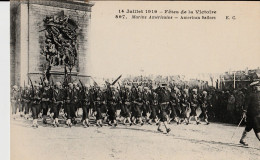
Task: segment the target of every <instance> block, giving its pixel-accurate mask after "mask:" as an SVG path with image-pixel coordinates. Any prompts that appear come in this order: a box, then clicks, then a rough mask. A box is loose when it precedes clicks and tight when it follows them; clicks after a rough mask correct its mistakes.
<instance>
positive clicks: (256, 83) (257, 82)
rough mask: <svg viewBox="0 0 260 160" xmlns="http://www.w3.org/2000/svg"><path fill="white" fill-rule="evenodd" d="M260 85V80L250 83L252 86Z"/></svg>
mask: <svg viewBox="0 0 260 160" xmlns="http://www.w3.org/2000/svg"><path fill="white" fill-rule="evenodd" d="M259 85H260V83H259V81H255V82H252V83H250V86H259Z"/></svg>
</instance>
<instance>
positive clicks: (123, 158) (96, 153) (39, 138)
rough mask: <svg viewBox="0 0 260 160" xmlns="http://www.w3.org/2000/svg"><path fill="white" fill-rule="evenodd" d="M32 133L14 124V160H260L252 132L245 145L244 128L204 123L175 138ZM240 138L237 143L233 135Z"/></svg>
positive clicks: (109, 130)
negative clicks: (242, 135)
mask: <svg viewBox="0 0 260 160" xmlns="http://www.w3.org/2000/svg"><path fill="white" fill-rule="evenodd" d="M39 124H40V125H39V128H37V129H34V128H32V127H31V125H32V121H31V120H25V119H24V118H17V119H15V120H13V119H12V120H11V160H22V159H23V160H103V159H104V160H170V159H192V160H227V159H229V160H233V159H234V160H238V159H243V160H245V159H247V160H259V159H260V158H259V157H260V143H259V141H258V140H257V138H256V137H255V135H254V132H253V131H251V132H250V133H249V135H248V137H247V139H246V141H247V143H248V144H249V146H248V147H244V146H242V145H240V144H239V139H240V136H241V134H242V132H243V130H244V127H239V128H236V126H234V125H229V124H223V123H211V124H210V125H205V124H204V123H203V122H202V124H200V125H196V124H195V122H194V121H192V122H191V124H189V125H184V124H181V125H177V124H175V123H174V124H173V123H172V124H170V125H169V127H170V128H171V132H170V133H169V134H166V133H165V128H163V127H162V129H163V130H164V133H160V132H158V131H157V126H156V125H155V124H153V125H148V124H145V125H144V126H141V125H135V126H124V125H122V124H119V125H118V126H117V127H111V126H103V127H97V126H94V125H93V126H90V127H88V128H84V127H83V126H82V123H78V124H77V125H75V126H72V127H71V128H69V127H67V126H66V125H64V124H62V125H61V126H60V127H58V128H54V127H53V126H51V125H43V124H42V122H41V121H40V120H39ZM233 133H235V134H234V136H233V138H231V137H232V135H233Z"/></svg>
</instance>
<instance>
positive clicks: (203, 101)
mask: <svg viewBox="0 0 260 160" xmlns="http://www.w3.org/2000/svg"><path fill="white" fill-rule="evenodd" d="M199 101H200V106H201V111H202V114H203V117H204V120H205V122H206V124H207V125H208V124H209V121H208V114H207V112H208V110H207V107H208V106H212V105H211V103H210V101H209V99H208V95H207V91H203V92H202V95H201V97H200V100H199Z"/></svg>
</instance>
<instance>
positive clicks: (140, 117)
mask: <svg viewBox="0 0 260 160" xmlns="http://www.w3.org/2000/svg"><path fill="white" fill-rule="evenodd" d="M11 103H12V115H13V118H14V119H15V118H16V116H17V114H16V112H17V109H19V112H20V114H21V116H23V117H25V118H26V119H29V117H30V116H31V117H32V118H33V125H32V127H34V128H38V122H37V121H38V118H39V117H42V119H43V124H47V123H48V122H47V118H48V117H49V118H50V119H51V124H52V125H53V126H54V127H58V126H59V125H60V123H59V122H60V121H61V120H62V119H65V120H66V125H67V126H69V127H71V126H73V125H75V124H76V123H78V121H77V119H76V118H78V117H79V115H78V111H79V108H82V111H83V114H82V119H81V122H82V125H83V126H84V127H89V126H90V119H91V120H92V119H95V121H96V125H97V126H99V127H102V125H103V123H108V125H110V126H111V125H114V126H117V125H118V121H121V122H122V123H123V125H130V126H131V125H136V124H138V123H139V124H140V125H143V124H144V123H146V124H150V125H151V124H152V123H153V122H154V123H155V124H156V125H158V131H160V132H162V130H161V125H163V126H164V127H165V128H166V132H167V133H168V132H170V128H169V127H168V124H169V123H171V122H172V121H175V122H176V123H177V124H181V123H184V124H186V125H188V124H189V123H190V120H191V118H192V117H194V118H195V121H196V124H200V121H199V119H198V116H199V115H197V113H198V110H201V111H202V114H203V117H204V120H205V123H206V124H209V122H208V115H207V108H208V107H211V106H212V105H211V104H210V98H209V96H208V94H207V92H206V91H203V92H201V93H200V94H198V93H197V89H192V93H189V90H188V89H178V88H177V87H176V86H175V87H165V86H164V87H162V86H157V87H143V86H135V85H132V86H130V85H124V86H120V87H118V88H116V87H114V86H113V85H110V84H107V85H106V86H104V87H98V86H90V85H88V84H85V85H83V84H81V85H78V84H77V83H68V84H67V85H64V84H63V85H62V84H61V83H60V82H57V83H56V84H53V85H50V84H49V82H48V81H47V80H45V81H44V83H42V85H39V84H34V85H31V86H25V87H24V88H21V87H20V88H19V87H17V86H13V90H12V95H11ZM118 111H119V112H118ZM29 113H31V114H29ZM118 113H119V114H118ZM29 115H30V116H29ZM60 116H61V117H62V118H60V119H59V117H60Z"/></svg>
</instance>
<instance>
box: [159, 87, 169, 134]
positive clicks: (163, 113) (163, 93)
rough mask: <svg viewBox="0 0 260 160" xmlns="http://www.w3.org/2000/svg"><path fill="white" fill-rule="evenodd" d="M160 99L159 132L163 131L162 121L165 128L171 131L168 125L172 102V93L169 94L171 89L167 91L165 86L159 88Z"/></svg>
mask: <svg viewBox="0 0 260 160" xmlns="http://www.w3.org/2000/svg"><path fill="white" fill-rule="evenodd" d="M158 99H159V104H160V106H159V108H160V114H159V117H160V118H159V119H160V121H159V124H158V128H157V130H158V131H159V132H163V131H162V130H161V128H160V127H161V123H163V125H164V127H165V129H166V132H167V133H169V132H170V131H171V129H170V128H169V127H168V126H167V119H168V116H167V112H168V110H169V102H170V94H169V91H167V90H166V89H165V88H161V87H160V88H159V90H158Z"/></svg>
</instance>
